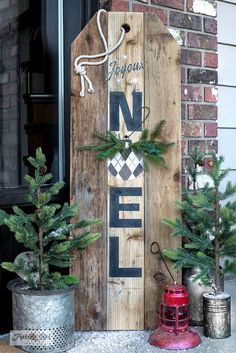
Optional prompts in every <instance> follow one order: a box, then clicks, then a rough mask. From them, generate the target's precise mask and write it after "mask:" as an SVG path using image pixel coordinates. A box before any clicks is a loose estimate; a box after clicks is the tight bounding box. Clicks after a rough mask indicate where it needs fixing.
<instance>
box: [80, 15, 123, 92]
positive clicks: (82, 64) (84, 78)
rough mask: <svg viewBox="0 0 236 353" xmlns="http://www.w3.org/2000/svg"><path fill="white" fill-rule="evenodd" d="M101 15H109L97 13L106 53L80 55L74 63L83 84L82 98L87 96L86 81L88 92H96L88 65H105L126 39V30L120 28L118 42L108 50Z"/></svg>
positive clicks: (98, 25)
mask: <svg viewBox="0 0 236 353" xmlns="http://www.w3.org/2000/svg"><path fill="white" fill-rule="evenodd" d="M101 13H107V11H106V10H104V9H100V10H99V11H98V13H97V28H98V32H99V35H100V37H101V39H102V42H103V45H104V49H105V51H104V52H103V53H99V54H95V55H80V56H78V57H77V58H76V59H75V61H74V67H75V72H76V73H77V74H78V75H80V83H81V90H80V97H84V95H85V81H87V84H88V89H87V90H88V92H89V93H93V92H94V88H93V84H92V82H91V80H90V79H89V77H88V75H87V72H86V68H85V66H87V65H88V66H98V65H102V64H104V63H105V62H106V61H107V60H108V57H109V55H110V54H111V53H113V52H114V51H115V50H116V49H117V48H119V46H120V45H121V43H122V42H123V40H124V37H125V29H124V28H123V27H121V28H120V30H121V34H120V38H119V40H118V42H117V43H116V44H115V45H114V46H113V47H112V48H111V49H108V45H107V40H106V38H105V36H104V34H103V31H102V27H101V22H100V17H101ZM102 57H104V59H102V60H101V61H81V62H80V60H82V59H98V58H102Z"/></svg>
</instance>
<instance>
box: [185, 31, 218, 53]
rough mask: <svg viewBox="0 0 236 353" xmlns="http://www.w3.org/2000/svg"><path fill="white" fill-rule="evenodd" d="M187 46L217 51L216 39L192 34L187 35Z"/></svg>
mask: <svg viewBox="0 0 236 353" xmlns="http://www.w3.org/2000/svg"><path fill="white" fill-rule="evenodd" d="M188 46H189V47H192V48H201V49H208V50H217V38H216V37H215V36H207V35H205V34H198V33H194V32H190V33H188Z"/></svg>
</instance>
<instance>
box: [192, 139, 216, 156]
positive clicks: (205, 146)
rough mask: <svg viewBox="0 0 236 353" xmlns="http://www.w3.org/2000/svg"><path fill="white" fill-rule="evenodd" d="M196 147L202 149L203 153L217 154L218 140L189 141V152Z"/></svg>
mask: <svg viewBox="0 0 236 353" xmlns="http://www.w3.org/2000/svg"><path fill="white" fill-rule="evenodd" d="M194 147H198V148H200V150H201V151H203V152H206V153H211V152H212V151H215V152H217V150H218V141H217V140H190V141H188V152H191V151H192V150H193V149H194Z"/></svg>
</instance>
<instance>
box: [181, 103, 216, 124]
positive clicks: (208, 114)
mask: <svg viewBox="0 0 236 353" xmlns="http://www.w3.org/2000/svg"><path fill="white" fill-rule="evenodd" d="M188 119H189V120H216V119H217V106H216V105H208V104H189V106H188Z"/></svg>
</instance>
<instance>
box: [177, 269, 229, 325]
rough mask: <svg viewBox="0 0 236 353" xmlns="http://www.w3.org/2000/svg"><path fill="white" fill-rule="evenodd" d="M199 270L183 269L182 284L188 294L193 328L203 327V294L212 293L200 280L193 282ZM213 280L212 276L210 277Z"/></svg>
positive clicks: (221, 284) (221, 283)
mask: <svg viewBox="0 0 236 353" xmlns="http://www.w3.org/2000/svg"><path fill="white" fill-rule="evenodd" d="M199 272H200V269H199V268H197V267H194V268H186V269H183V284H184V285H185V286H186V287H187V291H188V294H189V311H190V323H191V325H193V326H202V325H203V298H202V296H203V294H204V293H208V292H211V291H212V287H210V286H207V285H204V284H203V283H201V281H200V280H197V281H196V280H195V277H196V275H198V274H199ZM211 277H212V279H214V275H213V274H212V275H211ZM220 286H221V290H222V291H223V290H224V278H223V277H221V282H220Z"/></svg>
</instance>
